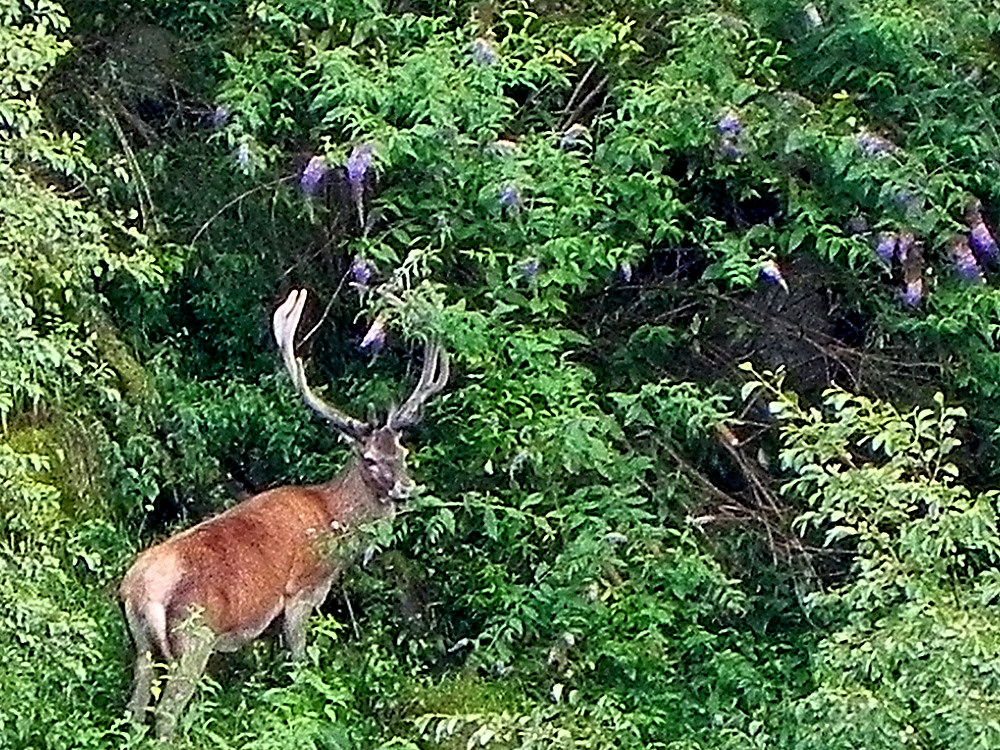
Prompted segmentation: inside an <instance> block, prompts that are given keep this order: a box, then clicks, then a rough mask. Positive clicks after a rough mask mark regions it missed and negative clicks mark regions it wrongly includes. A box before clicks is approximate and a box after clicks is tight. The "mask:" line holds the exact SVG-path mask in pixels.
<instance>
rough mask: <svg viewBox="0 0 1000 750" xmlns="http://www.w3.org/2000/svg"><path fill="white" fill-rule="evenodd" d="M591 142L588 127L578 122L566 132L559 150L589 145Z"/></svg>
mask: <svg viewBox="0 0 1000 750" xmlns="http://www.w3.org/2000/svg"><path fill="white" fill-rule="evenodd" d="M589 140H590V130H588V129H587V126H586V125H581V124H580V123H578V122H576V123H573V124H572V125H570V126H569V127H568V128H566V130H565V132H563V134H562V136H561V137H560V138H559V148H562V149H569V148H573V147H574V146H579V145H581V144H584V143H587V142H588V141H589Z"/></svg>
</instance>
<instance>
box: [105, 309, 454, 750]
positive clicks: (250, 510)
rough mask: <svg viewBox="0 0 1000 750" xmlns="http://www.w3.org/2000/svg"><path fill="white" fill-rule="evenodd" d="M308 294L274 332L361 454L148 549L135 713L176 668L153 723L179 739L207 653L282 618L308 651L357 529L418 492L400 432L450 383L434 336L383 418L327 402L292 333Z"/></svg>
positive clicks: (137, 596) (300, 380) (133, 584)
mask: <svg viewBox="0 0 1000 750" xmlns="http://www.w3.org/2000/svg"><path fill="white" fill-rule="evenodd" d="M305 302H306V293H305V291H304V290H303V291H293V292H292V293H291V294H290V295H289V296H288V299H287V300H285V302H284V303H283V304H282V305H281V306H280V307H279V308H278V309H277V310H276V311H275V313H274V337H275V339H276V341H277V343H278V347H279V349H280V350H281V354H282V358H283V360H284V364H285V368H286V370H287V371H288V374H289V375H290V376H291V380H292V383H293V385H294V386H295V389H296V390H297V391H298V392H299V393H300V394H301V396H302V398H303V400H304V401H305V403H306V404H307V405H308V406H309V407H310V408H311V409H312V410H313V411H315V412H316V413H318V414H319V415H320V416H321V417H323V418H324V419H325V420H326V421H327V422H329V423H330V424H331V425H333V427H334V429H335V430H336V431H337V432H339V433H340V434H341V435H342V436H344V437H345V438H346V439H347V440H348V441H349V442H350V444H351V446H352V448H353V457H352V459H351V461H350V462H349V464H348V465H347V467H346V468H345V469H344V471H343V472H342V473H341V474H340V475H339V476H337V477H336V478H334V479H333V480H332V481H330V482H327V483H326V484H320V485H314V486H286V487H278V488H276V489H272V490H268V491H266V492H262V493H260V494H258V495H254V496H253V497H251V498H249V499H247V500H244V501H243V502H241V503H239V504H238V505H235V506H233V507H232V508H230V509H229V510H227V511H225V512H223V513H221V514H219V515H217V516H215V517H213V518H210V519H208V520H207V521H203V522H202V523H199V524H198V525H196V526H194V527H192V528H190V529H188V530H186V531H183V532H181V533H179V534H176V535H175V536H172V537H170V538H169V539H167V540H166V541H164V542H161V543H160V544H157V545H155V546H153V547H151V548H149V549H147V550H146V551H144V552H142V553H141V554H140V555H139V556H138V558H137V559H136V561H135V562H134V563H133V565H132V567H131V568H130V569H129V571H128V573H126V575H125V578H124V580H123V581H122V584H121V589H120V595H121V600H122V604H123V608H124V611H125V617H126V620H127V621H128V626H129V629H130V630H131V633H132V638H133V640H134V641H135V647H136V661H135V682H134V687H133V692H132V698H131V700H130V702H129V705H128V713H129V716H130V718H131V719H132V721H133V722H135V723H137V724H138V723H142V722H144V721H145V718H146V712H147V709H148V708H149V704H150V688H151V685H152V681H153V678H154V663H156V662H163V663H165V664H166V665H167V679H166V685H165V687H164V689H163V692H162V695H161V697H160V700H159V703H158V705H157V707H156V710H155V712H154V713H155V731H156V734H157V735H158V736H159V737H162V738H168V737H170V736H171V735H172V734H173V732H174V728H175V726H176V722H177V718H178V717H179V715H180V713H181V712H182V711H183V709H184V707H185V705H186V704H187V702H188V701H189V700H190V699H191V695H192V693H193V692H194V688H195V685H196V683H197V680H198V678H199V677H200V676H201V674H202V672H204V670H205V666H206V664H207V662H208V658H209V656H210V655H211V654H212V653H213V652H215V651H234V650H236V649H237V648H239V647H240V646H242V645H243V644H245V643H247V642H249V641H251V640H253V639H255V638H256V637H257V636H259V635H260V634H261V632H262V631H263V630H264V629H265V628H266V627H267V626H268V624H269V623H270V622H271V621H272V620H274V619H275V618H276V617H277V616H278V614H282V615H283V622H282V630H283V634H284V639H285V643H286V645H287V647H288V649H289V650H290V651H291V655H292V658H293V659H301V658H302V657H303V656H304V654H305V644H306V620H307V619H308V617H309V615H310V613H311V612H312V610H313V609H315V608H316V607H317V606H319V605H320V604H321V603H322V602H323V600H324V599H325V598H326V596H327V593H328V592H329V590H330V587H331V585H332V584H333V582H334V581H335V580H336V579H337V577H338V576H339V575H340V573H341V572H342V570H343V569H344V567H346V565H347V564H348V562H349V557H350V555H348V554H338V550H340V551H343V550H345V549H347V548H349V547H350V545H349V543H348V540H349V538H350V537H351V532H352V530H353V529H356V528H358V527H359V526H362V525H364V524H366V523H369V522H372V521H375V520H377V519H383V518H391V517H392V516H393V515H394V514H395V510H396V503H397V502H399V501H401V500H403V499H404V498H405V497H406V496H407V495H408V494H410V493H411V492H412V491H413V489H414V486H415V485H414V482H413V480H412V479H411V478H410V476H409V474H408V473H407V470H406V454H407V450H406V448H404V447H403V446H402V444H401V443H400V439H399V438H400V434H401V432H402V431H403V430H405V429H407V428H409V427H412V426H413V425H415V424H416V423H417V422H418V421H419V420H420V416H421V412H422V410H423V406H424V404H425V403H426V402H427V400H428V399H429V398H430V397H431V396H433V395H434V394H436V393H438V392H439V391H440V390H441V389H442V388H444V386H445V384H446V383H447V381H448V355H447V352H445V350H444V349H443V348H442V347H441V346H440V345H438V344H437V343H433V342H432V343H429V344H428V345H427V346H426V348H425V351H424V363H423V370H422V372H421V375H420V379H419V381H418V383H417V386H416V388H415V389H414V391H413V393H412V394H411V395H410V397H409V398H408V399H406V401H404V402H403V404H402V405H401V406H399V407H396V408H393V409H391V410H390V411H389V415H388V418H387V420H386V422H385V424H384V425H382V426H378V425H377V424H375V423H374V422H372V421H368V422H365V421H360V420H358V419H354V418H353V417H350V416H348V415H347V414H344V413H343V412H341V411H340V410H339V409H337V408H335V407H334V406H331V405H330V404H328V403H326V402H325V401H323V400H322V399H320V398H319V397H318V396H317V395H316V394H315V393H314V392H313V391H312V390H311V389H310V388H309V385H308V384H307V382H306V377H305V370H304V368H303V365H302V360H301V359H300V358H299V357H298V356H296V354H295V341H294V339H295V331H296V329H297V328H298V324H299V319H300V318H301V316H302V310H303V307H304V305H305Z"/></svg>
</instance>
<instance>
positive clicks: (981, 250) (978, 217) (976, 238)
mask: <svg viewBox="0 0 1000 750" xmlns="http://www.w3.org/2000/svg"><path fill="white" fill-rule="evenodd" d="M965 220H966V222H967V223H968V225H969V247H971V248H972V252H974V253H975V254H976V258H978V260H979V262H980V263H981V264H982V265H984V266H987V265H992V264H994V263H996V262H997V260H998V259H1000V251H998V250H997V241H996V239H995V238H994V237H993V233H992V232H990V229H989V227H987V226H986V222H985V221H984V220H983V204H982V203H980V202H979V201H978V200H974V201H972V202H971V203H970V204H969V207H968V208H967V209H966V211H965Z"/></svg>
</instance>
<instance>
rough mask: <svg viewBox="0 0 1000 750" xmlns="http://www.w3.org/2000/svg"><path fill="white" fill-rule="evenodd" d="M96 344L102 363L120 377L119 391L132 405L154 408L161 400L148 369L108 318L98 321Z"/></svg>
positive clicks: (118, 381) (98, 318) (99, 316)
mask: <svg viewBox="0 0 1000 750" xmlns="http://www.w3.org/2000/svg"><path fill="white" fill-rule="evenodd" d="M94 331H95V339H94V345H95V347H96V349H97V353H98V354H99V355H100V357H101V360H102V361H103V362H104V363H105V364H107V365H108V367H110V368H111V370H112V371H113V372H114V373H115V374H116V375H117V376H118V378H117V383H116V385H117V388H118V390H119V392H120V393H121V394H122V398H124V399H125V401H127V402H128V403H130V404H135V405H140V406H150V405H152V404H154V403H155V402H156V401H157V396H158V394H157V390H156V387H155V386H154V385H153V380H152V378H151V377H150V375H149V373H148V372H147V371H146V368H145V367H143V366H142V365H141V364H140V363H139V360H138V359H136V358H135V356H134V355H133V354H132V352H131V350H130V349H129V347H128V345H127V344H126V343H125V342H124V341H123V340H122V338H121V336H120V335H119V334H118V330H117V329H116V328H115V326H114V324H112V323H111V321H110V320H109V319H108V318H107V316H106V315H103V314H99V315H98V317H97V319H96V321H95V322H94Z"/></svg>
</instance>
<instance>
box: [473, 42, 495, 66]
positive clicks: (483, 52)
mask: <svg viewBox="0 0 1000 750" xmlns="http://www.w3.org/2000/svg"><path fill="white" fill-rule="evenodd" d="M472 61H473V62H474V63H476V65H486V66H490V65H496V64H497V63H498V62H499V61H500V55H499V54H498V53H497V48H496V47H495V46H494V44H493V42H491V41H490V40H489V39H487V38H485V37H481V36H479V37H476V38H475V39H473V40H472Z"/></svg>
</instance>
